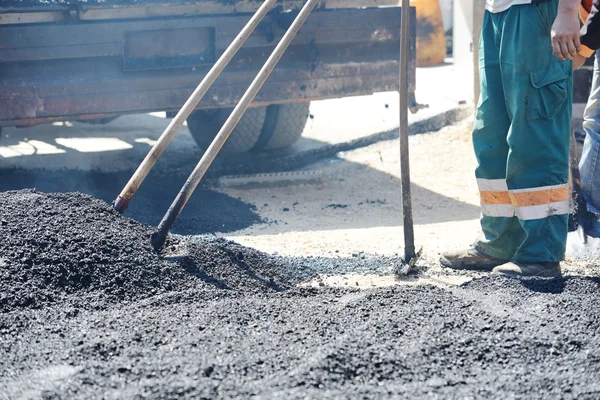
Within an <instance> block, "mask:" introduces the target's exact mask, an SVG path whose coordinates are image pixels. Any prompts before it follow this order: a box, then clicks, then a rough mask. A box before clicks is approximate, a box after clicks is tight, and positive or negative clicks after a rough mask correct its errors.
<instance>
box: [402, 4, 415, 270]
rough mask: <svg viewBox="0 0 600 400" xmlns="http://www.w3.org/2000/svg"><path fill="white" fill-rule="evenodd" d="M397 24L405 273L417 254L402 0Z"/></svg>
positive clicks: (407, 6) (405, 20) (407, 43)
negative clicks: (398, 33) (409, 148)
mask: <svg viewBox="0 0 600 400" xmlns="http://www.w3.org/2000/svg"><path fill="white" fill-rule="evenodd" d="M401 18H402V19H401V22H400V24H401V25H400V88H399V91H400V127H399V130H400V132H399V136H400V177H401V183H400V186H401V189H402V214H403V219H404V223H403V227H404V260H403V261H404V265H403V266H402V267H401V268H400V269H399V271H398V273H399V274H406V273H408V272H409V271H410V269H411V268H412V267H413V266H414V264H415V263H416V262H417V259H418V255H419V254H420V251H419V254H418V253H417V252H416V251H415V234H414V226H413V215H412V198H411V193H410V166H409V152H408V107H409V103H408V55H409V51H410V3H409V0H402V16H401Z"/></svg>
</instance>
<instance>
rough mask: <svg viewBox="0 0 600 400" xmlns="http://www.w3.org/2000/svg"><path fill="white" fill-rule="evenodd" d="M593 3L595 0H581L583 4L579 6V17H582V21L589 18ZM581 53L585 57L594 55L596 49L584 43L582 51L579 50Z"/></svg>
mask: <svg viewBox="0 0 600 400" xmlns="http://www.w3.org/2000/svg"><path fill="white" fill-rule="evenodd" d="M593 3H594V2H593V0H581V5H580V6H579V18H581V22H583V23H585V21H586V20H587V17H588V16H589V15H590V12H591V11H592V4H593ZM579 54H580V55H582V56H584V57H585V58H589V57H591V56H592V54H594V50H592V49H590V48H589V47H587V46H586V45H583V44H582V45H581V51H580V52H579Z"/></svg>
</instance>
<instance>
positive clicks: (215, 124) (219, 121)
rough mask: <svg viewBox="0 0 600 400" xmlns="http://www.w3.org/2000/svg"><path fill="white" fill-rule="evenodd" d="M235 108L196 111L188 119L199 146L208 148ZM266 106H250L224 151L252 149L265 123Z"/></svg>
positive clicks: (243, 151)
mask: <svg viewBox="0 0 600 400" xmlns="http://www.w3.org/2000/svg"><path fill="white" fill-rule="evenodd" d="M231 111H233V109H231V108H221V109H218V110H198V111H194V112H193V113H192V115H190V116H189V118H188V119H187V124H188V128H189V130H190V133H191V134H192V137H193V138H194V140H195V141H196V144H197V145H198V147H200V148H202V149H207V148H208V146H209V145H210V143H211V142H212V140H213V139H214V138H215V136H217V133H219V130H220V129H221V127H222V126H223V124H224V123H225V121H227V118H228V117H229V114H231ZM266 113H267V108H266V107H258V108H249V109H248V110H246V112H245V113H244V116H243V117H242V119H241V120H240V122H239V123H238V124H237V126H236V127H235V129H234V130H233V132H231V136H229V139H227V142H226V143H225V145H224V146H223V152H224V153H228V154H237V153H245V152H248V151H250V150H251V149H252V148H253V147H254V145H255V144H256V141H257V140H258V137H259V136H260V133H261V131H262V127H263V125H264V123H265V115H266Z"/></svg>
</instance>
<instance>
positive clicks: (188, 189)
mask: <svg viewBox="0 0 600 400" xmlns="http://www.w3.org/2000/svg"><path fill="white" fill-rule="evenodd" d="M317 3H318V0H308V1H307V2H306V4H305V5H304V7H302V9H301V10H300V12H299V13H298V16H297V17H296V19H294V22H292V25H291V26H290V28H289V29H288V30H287V32H286V33H285V35H283V38H282V39H281V41H280V42H279V43H278V44H277V47H275V50H273V53H271V55H270V56H269V59H268V60H267V61H266V62H265V64H264V65H263V67H262V68H261V70H260V71H259V72H258V75H256V78H254V81H252V83H251V84H250V87H248V90H247V91H246V93H244V95H243V96H242V99H241V100H240V101H239V103H238V104H237V105H236V106H235V108H234V110H233V111H232V113H231V115H230V116H229V118H228V119H227V121H225V124H224V125H223V127H222V128H221V130H220V131H219V133H218V134H217V136H216V137H215V138H214V140H213V141H212V143H211V144H210V146H209V147H208V149H207V150H206V152H205V153H204V155H203V156H202V158H201V159H200V161H199V162H198V164H197V165H196V168H194V171H193V172H192V174H191V175H190V176H189V178H188V179H187V181H186V182H185V184H184V185H183V187H182V188H181V190H180V191H179V194H178V195H177V197H176V198H175V200H174V201H173V203H172V204H171V207H169V210H168V211H167V213H166V214H165V216H164V217H163V219H162V221H161V222H160V224H159V226H158V230H157V231H156V232H155V233H154V234H153V235H152V245H153V246H154V249H156V250H157V251H158V250H160V249H161V248H162V246H163V245H164V243H165V240H166V238H167V233H168V232H169V231H170V230H171V227H172V226H173V223H174V222H175V220H176V219H177V217H178V216H179V214H180V213H181V211H182V210H183V207H185V204H186V203H187V201H188V200H189V198H190V196H191V195H192V193H193V192H194V190H195V189H196V187H197V186H198V183H200V180H201V179H202V177H203V176H204V174H205V173H206V171H207V170H208V168H209V167H210V165H211V164H212V162H213V161H214V159H215V157H216V156H217V154H218V153H219V151H220V150H221V148H222V147H223V145H224V144H225V142H226V141H227V138H229V135H230V134H231V132H232V131H233V129H234V128H235V126H236V125H237V123H238V122H239V120H240V119H241V118H242V115H244V112H246V109H247V108H248V106H249V105H250V103H251V102H252V101H253V100H254V97H256V94H257V93H258V91H259V90H260V88H261V87H262V86H263V84H264V83H265V81H266V80H267V78H268V77H269V75H271V72H273V69H274V68H275V66H276V65H277V62H279V59H280V58H281V56H282V55H283V53H284V52H285V51H286V50H287V48H288V46H289V45H290V43H291V42H292V39H294V37H295V36H296V34H297V33H298V31H299V30H300V27H302V25H303V24H304V22H305V21H306V19H307V18H308V16H309V15H310V13H311V12H312V10H313V9H314V8H315V6H316V5H317Z"/></svg>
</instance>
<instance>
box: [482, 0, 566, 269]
mask: <svg viewBox="0 0 600 400" xmlns="http://www.w3.org/2000/svg"><path fill="white" fill-rule="evenodd" d="M557 8H558V0H547V1H544V2H540V3H537V4H527V5H517V6H512V7H510V8H509V9H508V10H506V11H504V12H500V13H490V12H489V11H486V13H485V16H484V21H483V28H482V32H481V39H480V44H479V64H480V65H479V73H480V81H481V97H480V99H479V104H478V106H477V107H478V109H477V116H476V120H475V124H474V127H473V147H474V149H475V155H476V157H477V161H478V167H477V169H476V171H475V175H476V177H477V182H478V185H479V190H480V197H481V211H482V219H481V226H482V228H483V236H484V238H482V239H481V240H479V241H478V242H477V243H476V245H475V247H476V249H477V250H478V251H480V252H482V253H484V254H487V255H489V256H492V257H496V258H500V259H504V260H512V261H517V262H551V261H552V262H554V261H561V260H563V259H564V254H565V245H566V239H567V229H568V228H567V217H568V213H569V188H568V179H569V138H570V129H571V106H572V93H571V87H572V64H571V61H560V60H559V59H558V58H557V57H556V56H554V55H553V53H552V44H551V38H550V30H551V27H552V24H553V22H554V19H555V18H556V13H557Z"/></svg>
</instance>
